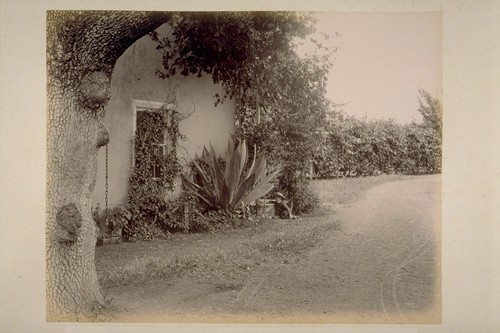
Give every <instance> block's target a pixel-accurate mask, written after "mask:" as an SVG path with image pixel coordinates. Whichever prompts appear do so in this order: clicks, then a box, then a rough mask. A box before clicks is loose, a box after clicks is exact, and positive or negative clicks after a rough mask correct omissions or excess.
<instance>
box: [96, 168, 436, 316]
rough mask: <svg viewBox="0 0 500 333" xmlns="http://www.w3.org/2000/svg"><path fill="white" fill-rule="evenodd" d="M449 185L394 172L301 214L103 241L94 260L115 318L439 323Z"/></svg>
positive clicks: (427, 178)
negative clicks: (444, 195)
mask: <svg viewBox="0 0 500 333" xmlns="http://www.w3.org/2000/svg"><path fill="white" fill-rule="evenodd" d="M389 180H390V179H389ZM331 182H335V181H334V180H332V181H331ZM440 184H441V177H440V176H439V175H433V176H419V177H411V178H403V179H397V180H394V181H388V182H385V183H382V184H378V185H373V187H372V188H370V189H368V190H366V191H364V192H363V193H362V194H361V195H359V196H358V199H354V200H350V201H349V202H347V203H339V202H326V201H325V202H323V203H324V207H323V208H321V209H319V210H318V211H316V212H315V213H314V214H312V215H309V216H304V217H302V218H301V219H300V220H263V221H259V222H258V223H257V224H252V223H249V224H247V225H245V226H242V227H240V228H237V229H230V230H226V231H221V232H217V233H214V234H194V235H172V237H171V238H169V239H166V240H159V241H154V242H144V243H136V244H131V243H125V244H119V245H110V246H104V247H101V248H98V251H97V260H96V262H97V267H98V271H99V274H100V277H101V281H102V284H103V285H104V287H105V291H106V292H107V293H108V295H109V296H110V298H111V299H112V304H113V306H114V308H115V311H116V315H115V320H116V321H126V322H131V321H138V322H156V321H158V322H280V323H281V322H317V323H439V322H440V319H441V307H440V303H441V302H440V290H441V287H440V188H441V185H440ZM321 188H322V191H328V190H329V188H328V186H325V184H324V183H323V184H322V187H321ZM323 197H324V198H327V197H328V196H325V195H323Z"/></svg>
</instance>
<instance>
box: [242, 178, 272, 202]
mask: <svg viewBox="0 0 500 333" xmlns="http://www.w3.org/2000/svg"><path fill="white" fill-rule="evenodd" d="M273 187H274V184H272V183H265V184H258V185H257V186H255V187H254V189H253V190H251V191H250V193H248V194H247V195H246V196H245V197H244V198H243V200H241V202H242V203H243V205H245V206H246V205H248V204H250V203H251V202H252V201H254V200H256V199H258V198H260V197H263V196H264V195H266V194H267V193H269V191H271V190H272V189H273Z"/></svg>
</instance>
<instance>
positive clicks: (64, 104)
mask: <svg viewBox="0 0 500 333" xmlns="http://www.w3.org/2000/svg"><path fill="white" fill-rule="evenodd" d="M168 19H169V14H168V13H164V12H162V13H160V12H120V11H110V12H106V11H99V12H98V11H49V12H47V73H48V76H47V103H48V105H47V109H48V111H47V112H48V123H47V137H48V140H47V219H46V260H47V272H46V273H47V274H46V281H47V288H46V291H47V319H48V320H49V321H74V320H89V319H90V320H91V319H92V318H93V317H94V316H95V314H96V313H98V312H100V310H102V309H104V308H105V301H104V297H103V293H102V291H101V288H100V286H99V283H98V280H97V272H96V268H95V262H94V259H95V243H96V237H97V236H96V227H95V223H94V221H93V219H92V216H91V204H92V201H91V200H92V198H91V197H92V192H93V189H94V184H95V179H96V171H97V163H96V158H97V152H98V149H99V148H100V147H102V146H104V145H106V144H107V142H108V141H109V137H108V133H107V131H106V129H105V127H104V126H103V125H102V122H101V120H102V118H103V117H104V114H105V107H106V105H107V102H108V100H109V94H110V83H111V73H112V71H113V67H114V64H115V62H116V60H117V59H118V58H119V57H120V55H121V54H122V53H123V52H124V51H125V50H126V49H127V48H128V47H129V46H130V45H131V44H133V43H134V42H135V41H136V40H137V39H139V38H140V37H142V36H144V35H145V34H147V33H148V32H150V31H153V30H154V29H156V28H157V27H159V26H160V25H161V24H163V23H165V22H167V21H168Z"/></svg>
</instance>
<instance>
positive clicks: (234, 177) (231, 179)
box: [226, 147, 241, 201]
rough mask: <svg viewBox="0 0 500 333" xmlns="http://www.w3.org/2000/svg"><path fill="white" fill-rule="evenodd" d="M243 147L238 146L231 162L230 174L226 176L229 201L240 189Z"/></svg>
mask: <svg viewBox="0 0 500 333" xmlns="http://www.w3.org/2000/svg"><path fill="white" fill-rule="evenodd" d="M240 165H241V149H240V147H238V148H237V149H236V150H235V151H234V154H233V156H232V158H231V162H230V163H229V176H228V177H227V178H226V185H227V187H228V189H229V201H232V200H233V198H234V195H235V194H236V192H237V190H238V184H239V183H240V175H241V173H240V170H241V167H240Z"/></svg>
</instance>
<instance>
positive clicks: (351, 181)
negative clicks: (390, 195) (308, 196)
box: [311, 175, 414, 205]
mask: <svg viewBox="0 0 500 333" xmlns="http://www.w3.org/2000/svg"><path fill="white" fill-rule="evenodd" d="M413 177H414V176H405V175H380V176H371V177H359V178H339V179H321V180H313V181H312V182H311V187H312V189H313V190H314V191H315V192H316V193H317V194H318V196H319V199H320V201H321V203H322V204H326V205H328V204H345V203H350V202H353V201H354V200H356V199H358V198H359V197H360V195H361V194H362V193H363V192H364V191H366V190H368V189H369V188H371V187H374V186H376V185H378V184H382V183H387V182H391V181H398V180H405V179H411V178H413Z"/></svg>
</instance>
